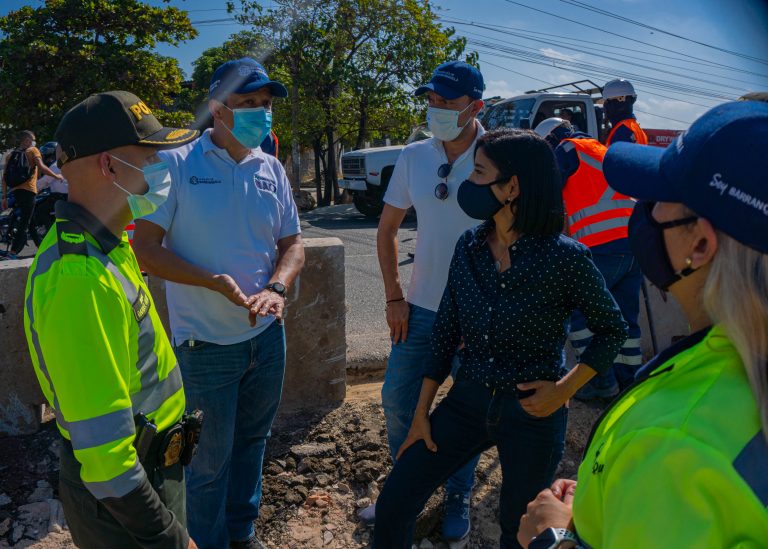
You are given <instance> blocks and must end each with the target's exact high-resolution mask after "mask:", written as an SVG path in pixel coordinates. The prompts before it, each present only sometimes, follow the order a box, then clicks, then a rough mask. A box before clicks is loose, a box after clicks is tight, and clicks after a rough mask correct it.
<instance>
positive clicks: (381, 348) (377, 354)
mask: <svg viewBox="0 0 768 549" xmlns="http://www.w3.org/2000/svg"><path fill="white" fill-rule="evenodd" d="M377 224H378V222H377V221H376V220H371V219H368V218H366V217H364V216H363V215H362V214H360V213H359V212H358V211H357V210H356V209H355V207H354V206H353V205H352V204H349V205H347V204H342V205H339V206H330V207H327V208H318V209H316V210H313V211H311V212H308V213H305V214H302V216H301V230H302V232H303V236H304V237H305V238H313V237H314V238H318V237H337V238H339V239H341V241H342V242H343V243H344V249H345V255H346V269H345V272H346V286H347V345H348V356H349V360H350V361H351V362H353V363H355V365H359V367H360V368H376V367H381V361H383V360H385V359H386V356H387V355H388V353H389V328H388V327H387V322H386V319H385V317H384V302H385V299H384V284H383V282H382V280H381V272H380V271H379V262H378V259H377V257H376V227H377ZM398 239H399V243H400V245H399V250H400V262H399V263H400V277H401V280H402V281H403V286H404V287H405V288H407V284H408V281H409V280H410V278H411V266H412V264H413V260H412V259H411V258H409V257H408V255H407V254H408V252H414V251H415V249H416V222H415V220H413V219H410V218H407V219H406V221H405V222H404V223H403V226H402V227H401V228H400V232H399V234H398Z"/></svg>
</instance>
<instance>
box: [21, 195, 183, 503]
mask: <svg viewBox="0 0 768 549" xmlns="http://www.w3.org/2000/svg"><path fill="white" fill-rule="evenodd" d="M57 218H59V219H57V222H56V225H55V226H54V229H53V230H51V231H49V233H48V235H47V236H46V238H45V240H44V241H43V243H42V245H41V247H40V249H39V250H38V252H37V255H36V257H35V261H34V262H33V264H32V267H31V268H30V272H29V278H28V281H27V288H26V295H25V305H26V306H25V315H24V328H25V331H26V335H27V341H28V344H29V348H30V352H31V355H32V362H33V364H34V368H35V373H36V375H37V378H38V381H39V382H40V386H41V388H42V390H43V393H44V395H45V397H46V399H47V401H48V403H49V404H50V405H51V406H52V407H53V409H54V411H55V414H56V422H57V425H58V428H59V431H60V432H61V434H62V436H63V437H64V438H65V439H67V440H69V441H70V442H71V444H72V448H73V450H74V455H75V457H76V458H77V460H78V461H79V462H80V464H81V473H80V475H81V478H82V481H83V483H84V485H85V486H86V488H88V490H89V491H90V492H91V493H92V494H93V495H94V496H95V497H96V498H97V499H100V500H104V499H107V498H121V497H123V496H125V495H127V494H129V493H130V492H132V491H134V490H135V489H137V488H139V487H140V486H142V485H143V484H145V483H146V482H147V476H146V473H145V471H144V469H143V467H142V466H141V464H140V463H139V460H138V458H137V454H136V450H135V448H134V446H133V443H134V438H135V435H136V430H135V424H134V416H135V415H136V414H137V413H139V412H143V413H144V414H145V415H146V416H147V417H148V418H150V419H152V420H153V421H154V422H155V423H156V424H157V427H158V431H163V430H165V429H167V428H168V427H170V426H172V425H173V424H174V423H176V422H178V421H179V420H180V419H181V417H182V414H183V412H184V407H185V400H184V392H183V390H182V381H181V373H180V371H179V367H178V365H177V363H176V358H175V356H174V353H173V349H172V347H171V345H170V342H169V341H168V337H167V336H166V334H165V331H164V329H163V325H162V323H161V321H160V318H159V316H158V314H157V311H156V310H155V307H154V304H153V302H152V298H151V296H150V294H149V290H148V289H147V287H146V285H145V283H144V280H143V278H142V276H141V271H140V270H139V267H138V264H137V262H136V257H135V256H134V254H133V251H132V250H131V248H130V246H129V244H128V239H127V236H126V235H125V233H124V234H123V238H122V239H117V238H116V237H115V236H114V235H112V234H111V233H109V232H108V231H107V230H106V228H105V227H103V225H101V224H100V223H99V222H98V220H96V218H95V217H93V216H92V215H91V214H90V213H89V212H87V211H86V210H84V209H83V208H81V207H79V206H77V205H75V204H71V203H69V204H67V203H63V202H60V203H59V204H57Z"/></svg>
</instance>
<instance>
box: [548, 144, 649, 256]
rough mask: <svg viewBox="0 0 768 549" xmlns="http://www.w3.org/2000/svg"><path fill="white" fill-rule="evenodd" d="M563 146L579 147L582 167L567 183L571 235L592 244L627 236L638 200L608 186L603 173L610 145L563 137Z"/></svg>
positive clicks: (565, 199)
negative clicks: (631, 216) (628, 225)
mask: <svg viewBox="0 0 768 549" xmlns="http://www.w3.org/2000/svg"><path fill="white" fill-rule="evenodd" d="M561 146H563V147H565V148H566V150H568V149H570V148H571V147H573V148H575V149H576V153H577V154H578V156H579V168H578V169H577V170H576V171H575V172H574V173H573V175H571V177H569V178H568V181H566V183H565V186H564V187H563V202H565V212H566V215H567V216H568V228H569V231H570V234H571V238H573V239H575V240H578V241H579V242H581V243H582V244H584V245H585V246H587V247H589V248H592V247H594V246H599V245H600V244H607V243H608V242H612V241H614V240H618V239H620V238H627V224H628V222H629V216H630V215H632V209H633V208H634V207H635V201H634V200H632V199H631V198H630V197H628V196H626V195H623V194H620V193H617V192H616V191H614V190H613V189H611V188H610V187H609V186H608V182H607V181H606V180H605V177H604V176H603V157H604V156H605V152H606V151H607V150H608V147H606V146H605V145H603V144H602V143H600V142H599V141H597V139H563V142H562V145H561Z"/></svg>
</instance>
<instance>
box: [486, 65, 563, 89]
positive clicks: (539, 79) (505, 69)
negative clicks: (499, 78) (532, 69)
mask: <svg viewBox="0 0 768 549" xmlns="http://www.w3.org/2000/svg"><path fill="white" fill-rule="evenodd" d="M482 63H485V64H486V65H490V66H492V67H496V68H497V69H501V70H504V71H507V72H511V73H513V74H517V75H518V76H525V77H526V78H530V79H531V80H536V81H538V82H541V83H543V84H547V85H549V86H554V85H555V84H553V83H552V82H547V81H546V80H542V79H541V78H536V77H535V76H531V75H530V74H525V73H522V72H517V71H513V70H512V69H510V68H508V67H502V66H501V65H496V64H495V63H491V62H490V61H488V60H483V61H482Z"/></svg>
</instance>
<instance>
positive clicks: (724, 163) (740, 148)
mask: <svg viewBox="0 0 768 549" xmlns="http://www.w3.org/2000/svg"><path fill="white" fill-rule="evenodd" d="M603 173H604V174H605V177H606V179H607V180H608V184H609V185H610V186H611V187H612V188H613V189H615V190H616V191H618V192H620V193H623V194H626V195H629V196H632V197H634V198H637V199H639V200H648V201H653V202H681V203H683V204H685V205H686V206H687V207H689V208H690V209H691V210H693V211H694V212H696V213H697V214H698V215H700V216H701V217H703V218H705V219H707V220H709V221H710V222H711V223H712V225H713V226H714V227H715V228H717V229H719V230H721V231H723V232H724V233H726V234H727V235H729V236H731V237H732V238H734V239H736V240H738V241H739V242H741V243H742V244H745V245H746V246H749V247H751V248H754V249H756V250H758V251H760V252H762V253H768V179H766V176H765V174H766V173H768V104H766V103H762V102H757V101H737V102H734V103H725V104H723V105H719V106H717V107H715V108H713V109H711V110H710V111H708V112H707V113H705V114H704V115H703V116H701V117H700V118H699V119H698V120H696V121H695V122H694V123H693V124H692V125H691V127H690V128H689V129H688V131H686V132H685V133H683V134H681V135H680V136H678V137H677V139H676V140H675V141H674V142H673V143H672V144H671V145H669V147H667V148H666V149H661V148H659V147H650V146H647V145H637V144H634V143H616V144H614V145H611V147H610V148H609V149H608V152H607V153H606V155H605V158H604V160H603Z"/></svg>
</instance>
